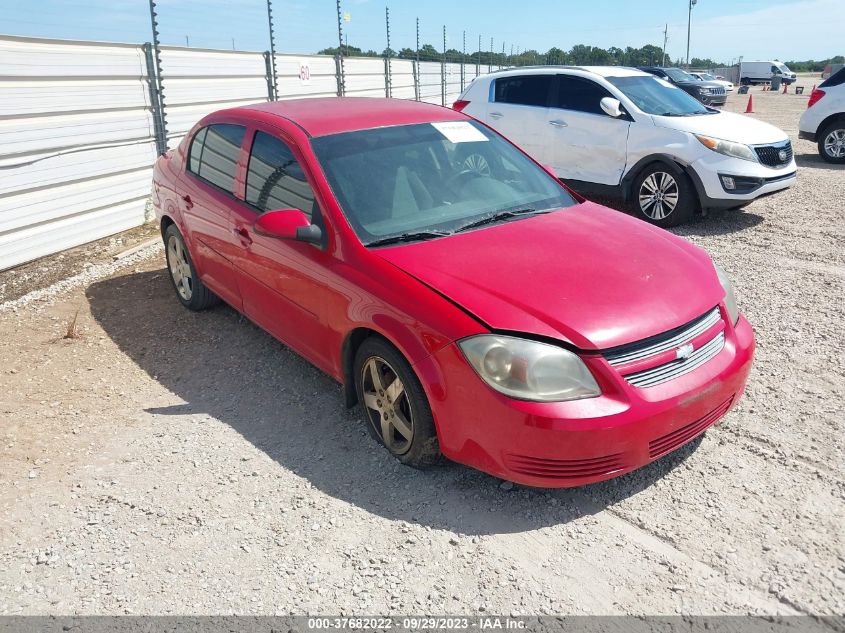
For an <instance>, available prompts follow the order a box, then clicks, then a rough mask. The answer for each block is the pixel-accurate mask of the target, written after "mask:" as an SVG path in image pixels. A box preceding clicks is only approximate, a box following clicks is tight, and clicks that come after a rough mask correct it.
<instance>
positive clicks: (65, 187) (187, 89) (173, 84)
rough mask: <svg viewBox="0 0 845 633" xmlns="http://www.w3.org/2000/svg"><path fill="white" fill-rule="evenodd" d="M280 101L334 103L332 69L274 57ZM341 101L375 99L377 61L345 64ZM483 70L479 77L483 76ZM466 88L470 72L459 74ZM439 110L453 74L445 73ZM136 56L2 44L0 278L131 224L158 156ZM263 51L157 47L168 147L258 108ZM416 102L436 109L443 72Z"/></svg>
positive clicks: (410, 76)
mask: <svg viewBox="0 0 845 633" xmlns="http://www.w3.org/2000/svg"><path fill="white" fill-rule="evenodd" d="M275 62H276V79H277V82H276V90H277V95H278V98H279V99H292V98H298V97H324V96H334V95H336V94H337V91H338V77H337V62H336V60H335V59H334V58H333V57H326V56H321V55H276V58H275ZM414 65H415V63H414V62H413V61H411V60H403V59H392V60H391V61H390V70H391V94H392V96H393V97H395V98H399V99H414V98H416V91H417V87H416V86H415V75H414ZM344 70H345V87H346V94H347V96H369V97H384V96H385V90H386V81H385V60H384V59H381V58H347V59H345V60H344ZM483 70H486V69H482V71H483ZM465 72H466V76H465V82H466V84H467V85H468V84H469V82H470V81H471V79H472V78H474V77H475V66H474V65H470V64H468V65H467V66H466V68H465ZM445 75H446V104H447V105H449V104H451V103H452V102H453V101H454V100H455V99H456V98H457V97H458V94H459V93H460V89H461V68H460V64H446V65H445ZM148 79H149V77H148V72H147V59H146V55H145V51H144V47H143V46H141V45H134V44H106V43H98V42H72V41H67V40H44V39H36V38H23V37H11V36H0V91H2V92H0V95H2V98H0V270H3V269H6V268H9V267H12V266H15V265H17V264H21V263H23V262H27V261H30V260H33V259H37V258H38V257H42V256H44V255H48V254H51V253H55V252H58V251H61V250H64V249H66V248H70V247H72V246H77V245H79V244H84V243H85V242H90V241H92V240H96V239H99V238H101V237H105V236H107V235H112V234H114V233H118V232H120V231H123V230H126V229H129V228H132V227H134V226H139V225H141V224H142V223H143V222H144V220H145V208H146V202H147V199H148V197H149V192H150V181H151V177H152V165H153V162H154V161H155V157H156V145H155V125H154V122H153V116H154V115H153V106H152V104H151V99H150V91H149V86H148ZM269 81H270V78H269V77H268V74H267V61H266V60H265V55H264V54H262V53H252V52H238V51H224V50H204V49H193V48H190V49H189V48H180V47H163V48H162V51H161V83H162V87H163V93H164V104H165V118H166V128H167V144H168V146H169V147H171V148H172V147H175V146H176V144H178V142H179V141H180V140H181V139H182V137H183V136H184V135H185V133H186V132H187V131H188V130H189V129H190V128H191V126H192V125H193V124H194V123H195V122H196V121H198V120H199V119H200V118H202V117H203V116H204V115H206V114H208V113H209V112H213V111H215V110H219V109H221V108H226V107H236V106H239V105H245V104H248V103H255V102H260V101H267V100H268V98H269V85H268V82H269ZM419 93H420V99H421V100H422V101H426V102H429V103H435V104H438V105H439V104H440V103H441V101H442V92H441V65H440V63H439V62H421V63H420V69H419Z"/></svg>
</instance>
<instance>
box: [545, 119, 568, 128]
mask: <svg viewBox="0 0 845 633" xmlns="http://www.w3.org/2000/svg"><path fill="white" fill-rule="evenodd" d="M549 125H554V126H555V127H567V126H568V124H567V123H566V121H561V120H560V119H555V120H554V121H549Z"/></svg>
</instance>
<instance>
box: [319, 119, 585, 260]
mask: <svg viewBox="0 0 845 633" xmlns="http://www.w3.org/2000/svg"><path fill="white" fill-rule="evenodd" d="M311 146H312V148H313V149H314V153H315V154H316V156H317V159H318V160H319V162H320V165H321V166H322V168H323V171H324V172H325V174H326V178H327V179H328V181H329V185H330V186H331V188H332V191H333V192H334V194H335V197H336V198H337V200H338V203H339V204H340V207H341V209H342V210H343V213H344V214H345V216H346V218H347V219H348V220H349V223H350V225H351V226H352V228H353V230H354V231H355V233H356V234H357V235H358V237H359V238H360V239H361V241H362V242H363V243H364V244H371V243H375V242H379V243H384V242H388V241H390V238H397V241H398V240H402V241H412V240H415V239H428V238H433V237H438V236H441V235H447V234H449V233H451V232H454V231H457V230H460V229H461V228H469V225H476V224H478V225H479V226H480V225H481V224H485V223H488V221H489V222H494V221H504V220H505V219H506V218H508V217H510V218H513V217H517V216H519V215H530V214H532V213H541V212H547V211H550V210H556V209H560V208H562V207H569V206H572V205H574V204H577V202H576V200H575V199H574V198H573V197H572V196H571V195H569V193H568V192H567V191H566V189H564V187H563V186H562V185H561V184H560V183H559V182H558V181H557V180H555V179H554V178H553V177H552V176H550V175H549V174H548V173H547V172H546V171H545V170H543V169H541V168H540V167H538V166H537V165H536V164H535V163H533V162H532V161H531V160H530V159H529V158H527V157H526V156H525V155H524V154H522V152H520V151H519V150H517V149H516V148H515V147H514V146H513V145H511V144H510V143H508V142H507V141H505V140H504V139H503V138H502V137H501V136H499V135H498V134H496V133H494V132H491V131H490V130H488V129H487V128H485V127H483V126H482V125H480V124H478V123H476V122H474V121H468V120H463V121H445V122H433V123H418V124H412V125H399V126H393V127H383V128H375V129H370V130H360V131H355V132H344V133H340V134H332V135H329V136H323V137H319V138H315V139H312V141H311Z"/></svg>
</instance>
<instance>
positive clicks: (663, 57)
mask: <svg viewBox="0 0 845 633" xmlns="http://www.w3.org/2000/svg"><path fill="white" fill-rule="evenodd" d="M668 39H669V24H668V22H667V23H666V28H664V29H663V54H662V55H660V65H661V66H666V42H667V40H668Z"/></svg>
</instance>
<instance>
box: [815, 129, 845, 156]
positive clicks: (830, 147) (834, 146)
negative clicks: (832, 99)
mask: <svg viewBox="0 0 845 633" xmlns="http://www.w3.org/2000/svg"><path fill="white" fill-rule="evenodd" d="M818 146H819V155H821V157H822V158H823V159H824V160H826V161H827V162H828V163H833V164H835V165H841V164H842V163H845V118H841V119H837V120H836V121H834V122H833V123H831V124H829V125H827V126H825V128H824V130H823V131H822V133H821V134H819V140H818Z"/></svg>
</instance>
